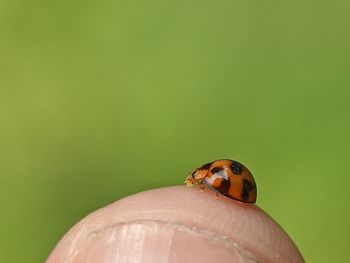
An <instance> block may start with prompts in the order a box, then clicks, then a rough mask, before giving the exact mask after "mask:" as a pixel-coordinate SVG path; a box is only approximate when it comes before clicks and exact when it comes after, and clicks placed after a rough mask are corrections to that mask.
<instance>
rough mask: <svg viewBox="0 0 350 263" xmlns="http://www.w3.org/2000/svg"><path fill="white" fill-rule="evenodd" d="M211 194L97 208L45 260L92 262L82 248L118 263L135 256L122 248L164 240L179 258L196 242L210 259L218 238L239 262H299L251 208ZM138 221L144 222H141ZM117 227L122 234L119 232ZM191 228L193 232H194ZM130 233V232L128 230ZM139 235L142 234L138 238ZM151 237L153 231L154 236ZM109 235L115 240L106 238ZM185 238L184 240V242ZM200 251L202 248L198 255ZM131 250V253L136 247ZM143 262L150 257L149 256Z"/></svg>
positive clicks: (162, 192)
mask: <svg viewBox="0 0 350 263" xmlns="http://www.w3.org/2000/svg"><path fill="white" fill-rule="evenodd" d="M214 196H215V194H214V193H213V191H210V190H205V191H203V192H202V193H201V192H200V191H199V190H198V189H197V188H188V187H183V186H176V187H166V188H159V189H154V190H150V191H146V192H142V193H138V194H135V195H132V196H129V197H126V198H124V199H121V200H119V201H117V202H115V203H113V204H111V205H109V206H107V207H104V208H102V209H99V210H97V211H96V212H94V213H92V214H91V215H89V216H87V217H86V218H84V219H83V220H82V221H80V222H79V223H78V224H77V225H75V226H74V227H73V228H72V229H71V230H70V231H69V233H67V235H66V236H65V237H64V238H63V239H62V240H61V241H60V243H59V244H58V245H57V247H56V248H55V250H54V251H53V252H52V254H51V255H50V257H49V259H48V261H47V262H50V263H51V262H62V261H59V260H58V261H55V260H57V259H59V258H62V257H63V256H64V257H65V258H66V259H68V260H67V261H63V262H72V263H73V262H74V263H76V262H89V261H87V258H91V259H96V258H95V256H93V254H86V253H85V252H84V253H82V251H85V250H86V251H90V252H91V251H96V255H97V256H101V257H102V256H104V257H108V258H114V259H116V258H119V259H120V258H121V256H122V255H126V256H132V257H135V256H136V255H135V254H134V253H133V255H130V253H129V254H128V253H126V252H125V251H127V250H128V249H124V250H123V249H122V250H121V247H122V246H123V245H122V244H132V242H134V243H133V244H134V245H136V246H139V245H140V244H146V243H147V244H157V242H158V243H159V245H164V244H165V243H164V242H165V241H164V240H173V241H174V242H173V243H172V244H173V245H174V246H172V247H171V249H170V248H169V247H167V248H165V247H164V249H163V251H167V250H169V251H176V249H178V250H179V251H181V252H183V253H182V254H181V253H180V252H177V253H175V254H177V255H178V256H179V255H180V254H181V255H187V254H190V255H192V256H194V255H196V253H194V252H193V251H196V248H197V247H198V246H199V245H198V244H201V246H203V249H204V248H205V247H206V249H204V250H205V251H206V252H210V253H209V254H211V255H214V254H215V253H214V252H213V251H212V250H213V249H211V250H210V249H209V247H211V248H214V247H216V249H214V250H215V251H219V250H218V249H217V247H220V246H214V244H218V243H217V240H220V238H221V239H222V240H225V241H228V242H231V243H232V244H236V245H237V246H236V248H237V249H238V250H237V251H238V252H239V253H238V254H237V253H236V256H239V257H241V258H242V255H249V257H250V259H252V260H253V259H256V261H263V262H264V261H266V262H272V263H273V262H291V263H293V262H294V263H300V262H304V261H303V259H302V256H301V254H300V253H299V251H298V249H297V247H296V246H295V245H294V243H293V241H292V240H291V239H290V238H289V237H288V235H287V234H286V233H285V232H284V231H283V229H282V228H281V227H280V226H279V225H278V224H277V223H276V222H275V221H274V220H272V219H271V218H270V217H269V216H268V215H267V214H266V213H264V212H263V211H262V210H261V209H260V208H258V207H257V206H256V205H253V204H247V203H241V202H237V201H234V200H231V199H228V198H226V197H223V196H220V197H219V199H215V197H214ZM140 222H143V223H142V224H141V223H140ZM135 224H136V225H135ZM136 226H137V227H136ZM174 226H181V227H182V229H187V230H188V231H182V232H181V231H180V232H181V234H178V232H179V229H178V228H176V227H175V228H174ZM121 229H123V231H124V232H123V231H122V232H120V231H121ZM191 229H192V230H195V231H194V232H193V231H192V230H191ZM105 230H106V231H105ZM129 230H132V231H131V232H130V231H129ZM141 230H142V231H141ZM160 230H161V231H160ZM190 230H191V231H190ZM101 231H102V232H101ZM108 231H111V232H108ZM125 231H129V232H128V233H129V234H130V235H128V236H129V237H131V239H125V238H126V236H125V235H124V236H123V235H122V234H121V233H125ZM162 231H163V232H162ZM196 231H200V233H204V232H205V233H211V234H212V235H211V237H212V236H216V237H220V238H219V239H215V240H216V241H215V242H214V243H213V240H212V239H210V238H204V239H203V240H202V239H201V238H203V236H201V235H193V233H197V232H196ZM203 231H204V232H203ZM96 233H103V235H97V236H96ZM140 233H146V234H144V235H140ZM150 233H153V235H154V236H152V235H151V234H150ZM161 233H168V236H165V237H166V238H162V237H164V236H162V234H161ZM175 233H177V234H175ZM189 233H191V234H189ZM197 234H198V233H197ZM110 235H112V236H113V238H115V239H113V238H111V236H110ZM170 236H171V237H173V238H170ZM184 236H186V237H185V238H184ZM180 237H181V238H180ZM123 238H124V239H125V240H123ZM193 238H194V239H193ZM106 240H107V241H108V240H109V241H108V242H110V243H108V244H109V245H106V244H107V243H106V242H107V241H106ZM111 240H112V241H113V242H112V241H111ZM178 240H182V243H181V242H177V241H178ZM199 240H202V242H199ZM129 241H130V242H129ZM118 242H119V243H118ZM128 242H129V243H128ZM145 242H146V243H145ZM152 242H153V243H152ZM222 244H224V243H222ZM225 244H226V243H225ZM155 246H156V245H154V246H148V247H147V246H141V247H139V251H143V253H151V254H152V247H153V248H155ZM93 247H99V249H95V250H94V249H92V248H93ZM130 247H131V246H129V248H130ZM103 248H105V249H107V248H112V249H111V251H112V252H113V253H114V254H113V255H114V256H112V254H110V253H109V252H107V250H103ZM184 248H187V249H189V250H186V249H184ZM222 248H227V246H226V245H223V246H222ZM203 249H201V250H202V251H203ZM102 251H104V252H102ZM121 251H124V252H121ZM132 251H135V248H134V249H132ZM157 251H158V250H157ZM228 251H229V252H228V253H227V254H225V253H224V251H222V252H221V253H219V254H218V255H217V257H219V259H220V260H222V262H225V260H224V259H225V256H224V255H229V256H230V257H231V260H233V258H234V256H235V253H234V250H232V249H229V250H228ZM237 251H236V252H237ZM90 252H89V253H90ZM112 252H111V253H112ZM91 253H92V252H91ZM140 253H141V252H140ZM168 254H169V253H168ZM204 254H205V253H204ZM82 255H84V260H85V261H81V260H80V259H79V258H81V257H82ZM87 255H88V256H87ZM145 255H146V254H144V256H145ZM220 255H221V256H220ZM168 256H169V255H168ZM147 258H152V257H151V255H148V256H147ZM209 258H210V257H209V255H207V256H205V257H204V258H203V260H205V259H209ZM247 259H248V258H247ZM250 259H249V260H250ZM79 260H80V261H79ZM183 260H184V259H183ZM91 262H92V261H91ZM95 262H96V261H95ZM100 262H127V261H100ZM135 262H145V261H135ZM149 262H151V261H149ZM154 262H192V261H176V260H173V261H154ZM203 262H213V261H203ZM228 262H229V261H228ZM233 262H236V261H233ZM237 262H248V261H244V260H243V261H237ZM252 262H254V261H252Z"/></svg>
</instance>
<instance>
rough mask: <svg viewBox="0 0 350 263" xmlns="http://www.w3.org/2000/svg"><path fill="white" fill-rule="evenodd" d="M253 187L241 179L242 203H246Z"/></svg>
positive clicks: (247, 181)
mask: <svg viewBox="0 0 350 263" xmlns="http://www.w3.org/2000/svg"><path fill="white" fill-rule="evenodd" d="M254 187H255V185H253V184H252V183H251V182H250V181H249V180H247V179H243V189H242V194H241V197H242V199H243V200H244V201H247V200H248V198H249V193H250V192H251V191H252V190H253V189H254Z"/></svg>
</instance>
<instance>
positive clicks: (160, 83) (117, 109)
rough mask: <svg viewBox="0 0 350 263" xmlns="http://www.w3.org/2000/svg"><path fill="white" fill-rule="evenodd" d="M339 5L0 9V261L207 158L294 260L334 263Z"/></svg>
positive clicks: (338, 234)
mask: <svg viewBox="0 0 350 263" xmlns="http://www.w3.org/2000/svg"><path fill="white" fill-rule="evenodd" d="M349 3H350V2H349V1H345V0H344V1H332V2H329V1H311V0H306V1H305V0H303V1H301V0H297V1H295V0H294V1H291V0H289V1H275V0H274V1H236V0H234V1H228V0H223V1H195V0H186V1H181V0H180V1H156V0H150V1H111V0H102V1H73V2H72V1H65V0H63V1H55V2H53V1H49V2H48V1H35V0H33V1H23V0H22V1H21V0H12V1H10V0H0V36H1V37H0V38H1V41H0V176H1V189H0V190H1V191H0V199H1V217H0V224H1V235H0V262H43V261H44V260H45V259H46V258H47V256H48V254H49V253H50V251H51V250H52V249H53V247H54V245H55V244H56V243H57V242H58V240H59V239H60V238H61V236H62V235H63V234H64V233H65V232H66V231H67V230H68V229H69V228H70V227H71V226H72V225H73V224H74V223H76V222H77V221H78V220H80V219H81V218H82V217H84V216H85V215H87V214H88V213H90V212H92V211H93V210H95V209H97V208H99V207H101V206H104V205H107V204H109V203H111V202H113V201H115V200H117V199H119V198H122V197H124V196H126V195H128V194H131V193H135V192H138V191H142V190H146V189H150V188H155V187H161V186H168V185H175V184H181V183H182V182H183V180H184V178H185V176H186V174H187V172H188V171H189V170H191V169H193V168H194V167H196V166H198V165H200V164H202V163H204V162H207V161H210V160H214V159H218V158H233V159H236V160H239V161H241V162H243V163H244V164H246V165H247V166H248V167H249V168H250V170H251V171H252V172H253V173H254V175H255V178H256V181H257V183H258V189H259V195H258V205H259V206H260V207H262V208H263V209H264V210H266V211H267V212H268V213H270V215H271V216H272V217H274V218H275V219H276V220H277V221H278V222H279V223H280V224H281V225H282V226H283V227H284V228H285V229H286V231H287V232H288V233H289V234H290V236H291V237H292V238H293V239H294V241H295V242H296V244H297V245H298V247H299V248H300V250H301V252H302V254H303V255H304V257H305V259H306V261H307V262H319V263H322V262H327V263H328V262H346V261H347V260H348V254H347V253H348V251H347V250H348V246H349V244H350V223H349V222H350V211H349V204H348V202H349V201H350V199H349V197H348V195H347V191H348V186H349V183H350V177H349V175H348V172H347V170H346V169H347V167H348V164H349V161H350V160H349V147H350V142H349V133H350V124H349V113H350V104H349V102H350V101H349V99H350V91H349V84H350V74H349V69H350V67H349V66H350V48H349V47H350V35H349V24H350V17H349V11H350V4H349Z"/></svg>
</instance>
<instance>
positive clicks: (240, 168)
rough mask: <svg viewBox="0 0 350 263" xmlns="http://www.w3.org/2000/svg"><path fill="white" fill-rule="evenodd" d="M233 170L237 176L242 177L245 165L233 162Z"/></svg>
mask: <svg viewBox="0 0 350 263" xmlns="http://www.w3.org/2000/svg"><path fill="white" fill-rule="evenodd" d="M231 169H232V171H233V172H234V173H235V174H237V175H240V174H241V173H242V171H243V165H242V164H240V163H238V162H232V164H231Z"/></svg>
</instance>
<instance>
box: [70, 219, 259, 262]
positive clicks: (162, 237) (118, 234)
mask: <svg viewBox="0 0 350 263" xmlns="http://www.w3.org/2000/svg"><path fill="white" fill-rule="evenodd" d="M69 262H72V263H78V262H85V263H92V262H94V263H95V262H106V263H108V262H113V263H124V262H135V263H136V262H142V263H148V262H149V263H155V262H166V263H174V262H201V263H206V262H220V263H226V262H230V263H232V262H249V263H253V262H258V260H256V259H255V258H254V256H253V255H252V254H251V253H250V252H249V251H247V250H246V249H244V248H243V247H241V246H240V245H239V244H237V243H235V242H233V241H232V240H230V239H229V238H227V237H225V236H220V235H217V234H216V233H214V232H211V231H207V230H203V229H198V228H195V227H189V226H185V225H181V224H175V223H169V222H163V221H153V220H137V221H133V222H128V223H118V224H115V225H113V226H111V227H108V228H105V229H101V230H98V231H94V232H92V233H90V234H89V235H88V236H87V239H86V241H85V242H84V244H83V245H82V247H80V248H79V250H78V251H77V252H76V253H75V256H74V257H73V258H71V260H70V261H69Z"/></svg>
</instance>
